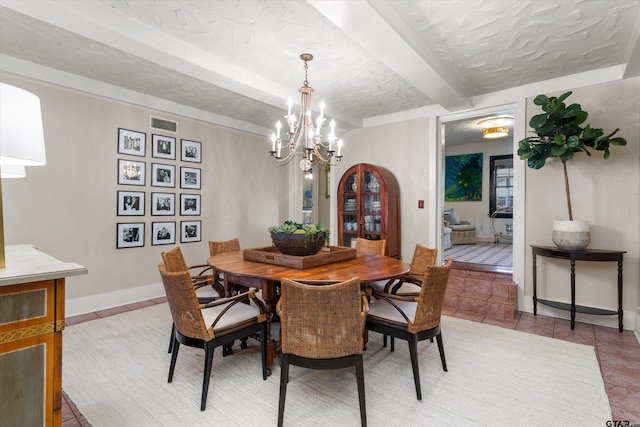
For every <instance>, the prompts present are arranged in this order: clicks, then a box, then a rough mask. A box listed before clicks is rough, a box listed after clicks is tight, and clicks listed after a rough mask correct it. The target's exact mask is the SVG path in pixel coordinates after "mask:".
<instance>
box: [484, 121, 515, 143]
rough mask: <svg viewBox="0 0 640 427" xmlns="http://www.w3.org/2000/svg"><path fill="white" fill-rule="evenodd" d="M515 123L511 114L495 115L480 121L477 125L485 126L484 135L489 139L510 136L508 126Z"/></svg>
mask: <svg viewBox="0 0 640 427" xmlns="http://www.w3.org/2000/svg"><path fill="white" fill-rule="evenodd" d="M512 124H513V117H511V116H494V117H488V118H486V119H482V120H480V121H478V123H477V125H478V126H480V127H481V128H484V131H483V137H484V138H487V139H494V138H504V137H505V136H509V128H508V126H510V125H512Z"/></svg>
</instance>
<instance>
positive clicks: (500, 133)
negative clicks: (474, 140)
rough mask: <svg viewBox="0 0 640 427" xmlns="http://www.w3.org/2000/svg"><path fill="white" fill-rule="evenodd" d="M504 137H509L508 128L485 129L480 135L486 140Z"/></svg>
mask: <svg viewBox="0 0 640 427" xmlns="http://www.w3.org/2000/svg"><path fill="white" fill-rule="evenodd" d="M505 136H509V128H508V127H497V128H486V129H485V130H484V132H483V135H482V137H483V138H487V139H494V138H504V137H505Z"/></svg>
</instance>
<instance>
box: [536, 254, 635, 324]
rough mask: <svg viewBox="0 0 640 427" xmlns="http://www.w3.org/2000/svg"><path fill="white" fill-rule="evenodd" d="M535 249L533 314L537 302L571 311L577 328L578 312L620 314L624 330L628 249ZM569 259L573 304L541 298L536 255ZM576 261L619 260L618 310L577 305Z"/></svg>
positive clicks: (619, 320)
mask: <svg viewBox="0 0 640 427" xmlns="http://www.w3.org/2000/svg"><path fill="white" fill-rule="evenodd" d="M531 248H532V249H533V314H534V315H536V314H538V308H537V303H540V304H544V305H548V306H550V307H554V308H559V309H561V310H570V311H571V329H572V330H573V329H574V328H575V319H576V313H586V314H598V315H615V314H617V315H618V329H619V331H620V332H622V255H623V254H625V253H626V251H614V250H604V249H584V250H581V251H568V250H564V249H558V248H557V247H555V246H536V245H531ZM538 255H539V256H543V257H548V258H558V259H568V260H569V261H570V262H571V304H567V303H562V302H557V301H549V300H545V299H539V298H538V294H537V267H536V256H538ZM576 261H617V262H618V311H615V310H605V309H601V308H593V307H585V306H581V305H576Z"/></svg>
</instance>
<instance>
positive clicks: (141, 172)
mask: <svg viewBox="0 0 640 427" xmlns="http://www.w3.org/2000/svg"><path fill="white" fill-rule="evenodd" d="M146 174H147V164H146V163H145V162H134V161H132V160H124V159H118V184H122V185H144V183H145V180H144V177H145V175H146Z"/></svg>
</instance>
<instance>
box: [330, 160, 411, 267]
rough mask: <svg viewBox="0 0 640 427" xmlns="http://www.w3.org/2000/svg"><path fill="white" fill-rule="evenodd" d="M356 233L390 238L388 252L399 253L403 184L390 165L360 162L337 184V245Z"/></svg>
mask: <svg viewBox="0 0 640 427" xmlns="http://www.w3.org/2000/svg"><path fill="white" fill-rule="evenodd" d="M356 237H361V238H365V239H369V240H381V239H386V241H387V245H386V246H387V249H386V251H387V253H386V255H387V256H390V257H395V258H399V257H400V188H399V186H398V181H396V178H395V176H393V174H392V173H391V172H389V171H388V170H387V169H385V168H383V167H380V166H375V165H370V164H367V163H359V164H357V165H354V166H352V167H350V168H349V169H348V170H347V171H346V172H345V173H344V175H342V178H340V183H339V184H338V245H340V246H352V245H353V243H354V242H355V239H356Z"/></svg>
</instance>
